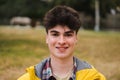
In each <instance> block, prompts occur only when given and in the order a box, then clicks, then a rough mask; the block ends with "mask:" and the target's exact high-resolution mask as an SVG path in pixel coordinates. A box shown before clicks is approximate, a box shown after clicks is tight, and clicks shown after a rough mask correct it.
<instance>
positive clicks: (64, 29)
mask: <svg viewBox="0 0 120 80" xmlns="http://www.w3.org/2000/svg"><path fill="white" fill-rule="evenodd" d="M51 32H59V33H65V32H73V33H74V32H75V31H74V30H71V29H70V28H69V27H67V26H61V25H57V26H55V27H53V28H51V29H49V30H48V33H51Z"/></svg>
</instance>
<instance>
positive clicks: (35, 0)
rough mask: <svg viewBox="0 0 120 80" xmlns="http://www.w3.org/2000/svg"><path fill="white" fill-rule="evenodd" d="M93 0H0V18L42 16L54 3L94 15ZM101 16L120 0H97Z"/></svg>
mask: <svg viewBox="0 0 120 80" xmlns="http://www.w3.org/2000/svg"><path fill="white" fill-rule="evenodd" d="M94 1H95V0H0V18H11V17H13V16H29V17H32V18H41V19H42V18H43V16H44V14H45V12H46V11H48V10H49V9H50V8H52V7H53V6H55V5H68V6H71V7H73V8H75V9H76V10H78V11H83V12H84V13H86V14H89V15H92V16H94V8H95V6H94ZM99 1H100V10H101V16H103V17H105V14H106V13H108V12H109V11H110V9H111V8H116V6H120V0H99Z"/></svg>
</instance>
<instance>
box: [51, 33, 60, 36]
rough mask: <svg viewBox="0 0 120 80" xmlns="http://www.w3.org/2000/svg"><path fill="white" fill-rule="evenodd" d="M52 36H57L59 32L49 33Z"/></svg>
mask: <svg viewBox="0 0 120 80" xmlns="http://www.w3.org/2000/svg"><path fill="white" fill-rule="evenodd" d="M51 35H52V36H59V34H57V33H53V34H51Z"/></svg>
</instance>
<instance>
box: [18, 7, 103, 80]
mask: <svg viewBox="0 0 120 80" xmlns="http://www.w3.org/2000/svg"><path fill="white" fill-rule="evenodd" d="M79 19H80V18H79V14H78V12H77V11H75V10H74V9H72V8H70V7H67V6H56V7H55V8H53V9H51V10H50V11H48V13H47V14H46V15H45V18H44V24H45V28H46V32H47V35H46V43H47V44H48V47H49V50H50V57H49V58H47V59H45V60H43V61H42V62H41V63H39V64H37V65H36V66H32V67H29V68H28V69H27V73H25V74H24V75H23V76H21V77H20V78H19V79H18V80H105V78H104V76H103V75H102V74H101V73H99V72H98V71H97V70H96V69H95V68H93V67H92V66H91V65H90V64H88V63H86V62H85V61H81V60H78V59H77V58H76V57H74V55H73V53H74V48H75V45H76V43H77V32H78V30H79V28H80V26H81V24H80V20H79Z"/></svg>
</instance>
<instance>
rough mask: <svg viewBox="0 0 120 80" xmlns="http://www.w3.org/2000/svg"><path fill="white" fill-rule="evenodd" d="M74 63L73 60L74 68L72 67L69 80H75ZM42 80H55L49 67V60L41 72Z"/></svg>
mask: <svg viewBox="0 0 120 80" xmlns="http://www.w3.org/2000/svg"><path fill="white" fill-rule="evenodd" d="M76 69H77V68H76V61H75V59H74V67H73V72H72V75H71V77H70V78H69V80H75V73H76ZM42 80H56V79H55V77H54V76H53V72H52V68H51V65H50V58H48V59H47V61H46V63H45V65H44V67H43V70H42Z"/></svg>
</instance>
